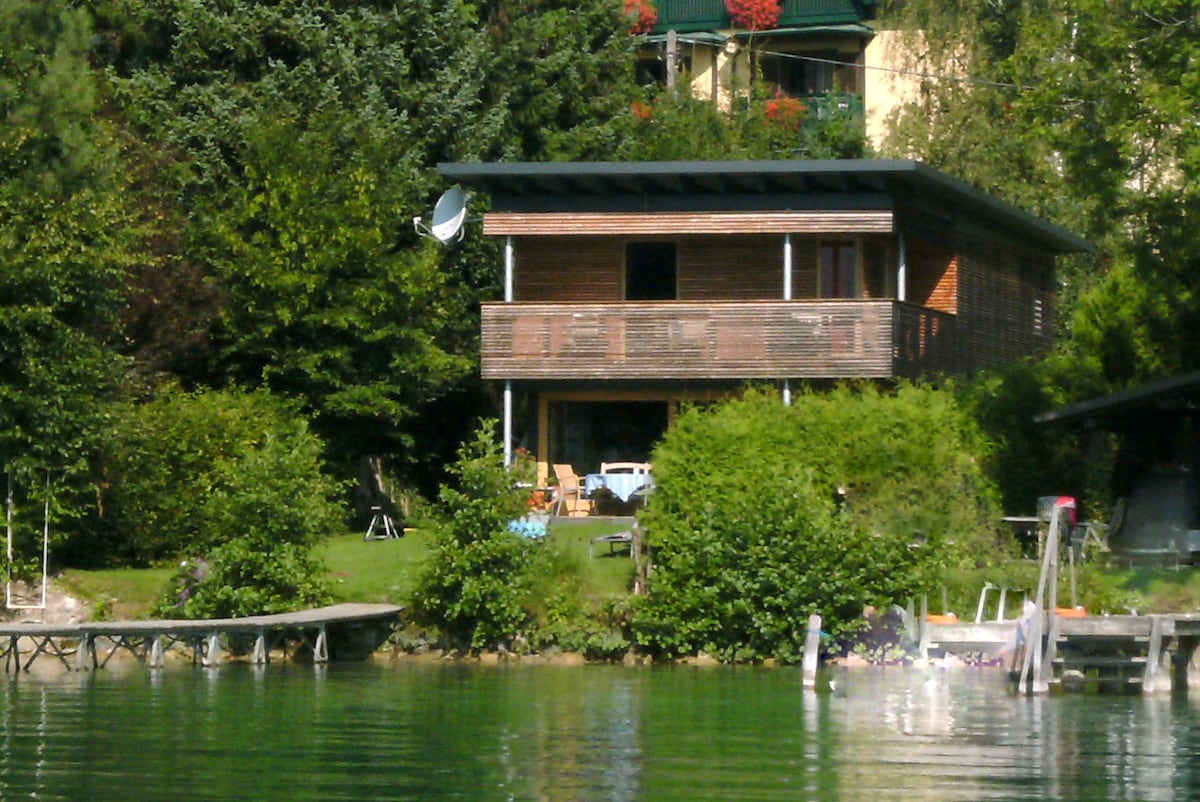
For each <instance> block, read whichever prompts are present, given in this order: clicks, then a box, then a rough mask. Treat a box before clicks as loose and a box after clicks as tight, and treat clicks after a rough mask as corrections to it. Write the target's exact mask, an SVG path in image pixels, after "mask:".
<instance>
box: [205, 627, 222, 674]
mask: <svg viewBox="0 0 1200 802" xmlns="http://www.w3.org/2000/svg"><path fill="white" fill-rule="evenodd" d="M220 664H221V635H220V633H218V632H213V633H211V634H210V635H209V636H208V637H207V638H205V639H204V657H203V658H202V659H201V660H200V665H202V666H204V667H205V668H210V667H212V666H219V665H220Z"/></svg>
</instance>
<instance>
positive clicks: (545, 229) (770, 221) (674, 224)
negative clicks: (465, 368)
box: [483, 209, 893, 236]
mask: <svg viewBox="0 0 1200 802" xmlns="http://www.w3.org/2000/svg"><path fill="white" fill-rule="evenodd" d="M892 225H893V220H892V212H890V211H880V210H875V209H872V210H862V211H849V212H847V211H808V212H603V213H599V212H536V213H535V212H531V213H519V212H490V213H488V214H485V215H484V216H483V233H484V234H485V235H487V236H567V235H574V236H580V235H581V234H582V235H588V236H605V235H613V236H615V235H626V236H654V235H675V234H789V233H790V234H844V235H851V234H890V233H891V232H892V230H893V227H892Z"/></svg>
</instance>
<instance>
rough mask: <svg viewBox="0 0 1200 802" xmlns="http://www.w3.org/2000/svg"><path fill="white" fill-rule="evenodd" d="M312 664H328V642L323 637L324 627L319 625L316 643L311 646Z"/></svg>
mask: <svg viewBox="0 0 1200 802" xmlns="http://www.w3.org/2000/svg"><path fill="white" fill-rule="evenodd" d="M313 662H314V663H328V662H329V641H328V640H327V639H326V637H325V625H324V624H322V625H321V629H320V631H319V632H317V642H316V643H314V644H313Z"/></svg>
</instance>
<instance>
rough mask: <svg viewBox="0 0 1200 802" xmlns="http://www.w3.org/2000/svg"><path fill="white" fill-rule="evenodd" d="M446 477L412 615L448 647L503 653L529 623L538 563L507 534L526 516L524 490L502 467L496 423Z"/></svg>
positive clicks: (522, 542)
mask: <svg viewBox="0 0 1200 802" xmlns="http://www.w3.org/2000/svg"><path fill="white" fill-rule="evenodd" d="M451 472H452V476H453V480H452V483H450V484H447V485H445V486H444V487H443V488H442V492H441V502H442V506H443V508H444V513H443V519H442V521H441V522H439V524H438V525H437V527H436V530H435V542H434V546H433V548H432V550H431V551H430V554H429V557H428V558H427V560H426V563H425V565H424V567H423V568H422V572H421V575H420V577H419V578H418V580H417V587H416V590H415V591H414V593H413V612H414V615H415V617H416V619H417V621H418V622H419V623H422V624H425V625H428V626H433V627H435V628H436V629H437V630H438V631H440V633H441V634H442V636H443V638H444V639H445V640H446V641H447V643H448V644H449V645H451V646H453V647H456V648H470V649H483V648H494V647H496V646H507V645H509V644H511V643H512V641H513V640H514V638H516V637H517V636H518V635H519V634H521V631H522V630H523V629H525V628H526V627H527V626H528V625H529V624H530V623H531V621H532V614H531V607H532V602H533V599H532V590H533V588H534V584H535V579H536V578H537V576H538V574H539V568H540V561H541V559H542V556H543V555H542V552H541V550H540V549H539V547H538V545H537V544H536V543H533V542H532V541H530V540H528V539H526V538H523V537H521V536H518V535H517V534H514V533H513V532H512V531H510V530H509V524H510V523H511V522H513V521H515V520H517V519H518V518H520V516H522V515H523V514H524V513H525V511H526V509H527V500H528V490H527V489H521V488H518V487H516V486H515V483H514V477H513V475H512V473H510V472H509V471H508V470H507V469H506V468H505V467H504V460H503V455H502V454H501V452H500V449H499V446H498V444H497V438H496V436H495V421H490V422H485V424H484V425H483V426H481V427H480V429H479V430H478V431H477V433H476V434H475V437H474V438H473V439H472V440H469V441H468V442H466V443H465V444H464V445H463V447H462V449H460V451H459V459H458V461H457V462H456V463H455V464H454V466H453V467H452V469H451Z"/></svg>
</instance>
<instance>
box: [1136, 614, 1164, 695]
mask: <svg viewBox="0 0 1200 802" xmlns="http://www.w3.org/2000/svg"><path fill="white" fill-rule="evenodd" d="M1165 657H1166V658H1169V653H1168V652H1167V651H1165V650H1164V649H1163V619H1162V616H1158V615H1156V616H1154V617H1153V618H1151V619H1150V645H1149V647H1148V648H1147V649H1146V669H1145V671H1144V672H1143V674H1142V693H1143V694H1147V693H1157V692H1158V691H1160V690H1164V689H1163V688H1161V687H1160V680H1161V679H1162V672H1161V671H1160V670H1159V669H1160V668H1161V667H1162V661H1163V658H1165Z"/></svg>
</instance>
